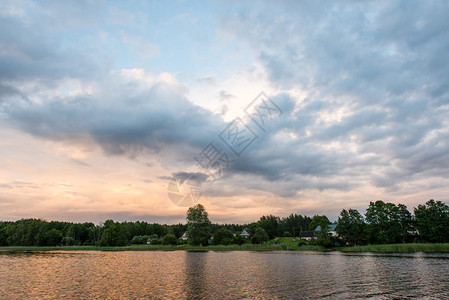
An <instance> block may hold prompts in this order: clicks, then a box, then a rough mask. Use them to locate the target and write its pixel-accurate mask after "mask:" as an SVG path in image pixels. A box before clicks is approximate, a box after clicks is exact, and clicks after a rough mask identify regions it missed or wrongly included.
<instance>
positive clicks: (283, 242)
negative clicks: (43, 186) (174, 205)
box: [0, 237, 449, 253]
mask: <svg viewBox="0 0 449 300" xmlns="http://www.w3.org/2000/svg"><path fill="white" fill-rule="evenodd" d="M278 240H279V242H280V245H271V243H270V242H271V241H270V242H266V243H264V244H261V245H255V244H243V245H241V246H239V245H229V246H224V245H212V246H206V247H204V246H191V245H130V246H123V247H95V246H62V247H37V246H25V247H19V246H9V247H0V251H61V250H64V251H73V250H78V251H177V250H182V251H192V252H206V251H286V250H290V251H326V249H325V248H324V247H321V246H315V245H304V246H298V239H297V238H292V237H281V238H278ZM333 250H339V251H343V252H379V253H413V252H426V253H449V243H446V244H424V243H422V244H418V243H415V244H388V245H366V246H354V247H337V248H334V249H333Z"/></svg>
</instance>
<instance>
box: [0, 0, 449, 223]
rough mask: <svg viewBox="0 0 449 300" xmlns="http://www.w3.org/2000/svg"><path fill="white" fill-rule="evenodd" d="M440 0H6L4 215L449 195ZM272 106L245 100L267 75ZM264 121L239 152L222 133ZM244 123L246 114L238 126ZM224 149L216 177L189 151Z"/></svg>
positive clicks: (127, 214)
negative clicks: (179, 193) (195, 182)
mask: <svg viewBox="0 0 449 300" xmlns="http://www.w3.org/2000/svg"><path fill="white" fill-rule="evenodd" d="M448 15H449V2H448V1H437V0H435V1H433V0H429V1H410V0H403V1H379V0H376V1H350V0H348V1H315V0H313V1H294V0H292V1H265V2H262V1H257V2H256V1H246V2H243V3H241V2H240V1H110V2H109V1H27V0H12V1H8V0H6V1H5V0H4V1H1V2H0V220H17V219H20V218H29V217H35V218H44V219H47V220H62V221H77V222H84V221H93V222H95V223H98V222H100V221H104V220H106V219H109V218H112V219H114V220H119V221H123V220H128V221H131V220H143V221H148V222H161V223H168V224H172V223H177V222H185V212H186V210H187V208H186V207H179V206H176V205H175V204H174V203H173V202H172V201H171V200H170V199H169V197H168V194H167V186H168V184H169V180H170V178H172V176H173V175H174V174H176V173H178V172H186V173H189V174H190V173H191V174H195V176H197V177H198V178H200V179H201V180H202V181H203V182H202V195H201V198H200V200H199V203H201V204H203V205H204V206H205V207H206V209H207V211H208V212H209V215H210V219H211V220H212V221H213V222H227V223H231V222H232V223H245V222H252V221H256V220H257V219H258V218H259V217H260V216H261V215H266V214H274V215H278V216H287V215H289V214H290V213H297V214H306V215H309V216H312V215H314V214H326V215H327V216H329V217H330V219H331V220H335V219H336V216H338V215H339V213H340V211H341V209H343V208H356V209H359V210H360V211H361V212H364V210H365V209H366V207H367V206H368V204H369V201H374V200H378V199H382V200H384V201H388V202H394V203H403V204H406V205H407V207H408V208H409V210H411V211H412V210H413V207H416V206H417V204H419V203H424V202H425V201H427V200H429V199H431V198H433V199H435V200H441V201H444V202H446V203H448V202H449V63H448V62H449V18H448ZM261 92H264V93H265V95H267V96H268V97H269V99H271V101H269V100H267V101H269V102H267V103H271V104H275V105H276V106H277V107H278V108H279V109H280V111H281V112H282V114H281V113H278V114H276V115H275V116H273V118H271V119H268V118H267V119H266V121H267V122H266V127H265V128H264V130H261V128H259V127H257V126H256V125H257V124H255V122H254V120H251V119H249V118H248V117H247V115H246V114H245V108H246V107H247V106H248V105H250V104H251V103H252V101H253V100H254V99H255V98H256V97H257V96H258V95H259V94H260V93H261ZM236 118H240V119H239V120H242V122H246V123H245V124H246V125H247V126H248V127H250V128H251V130H253V133H254V136H256V137H257V138H255V139H254V141H253V142H252V143H251V144H250V145H249V146H248V147H247V148H246V149H245V150H244V151H242V153H240V156H238V155H236V154H235V153H234V152H233V151H232V150H231V149H230V147H228V145H226V143H224V142H223V140H222V139H220V134H221V133H222V132H223V131H224V130H225V129H226V128H227V126H230V124H232V123H230V122H233V121H234V120H236ZM247 132H249V131H247ZM210 142H213V143H214V145H216V146H217V148H219V149H220V150H221V151H222V153H226V154H227V155H228V157H229V159H230V160H232V162H231V163H230V164H229V168H228V169H227V170H226V171H225V172H223V174H221V176H219V177H218V178H216V180H212V178H211V176H210V175H208V174H207V171H206V170H205V169H204V168H203V167H202V166H201V165H200V164H199V163H198V162H197V161H196V160H195V159H194V157H197V156H198V155H199V154H200V153H201V152H202V150H204V149H205V147H206V146H208V145H209V143H210Z"/></svg>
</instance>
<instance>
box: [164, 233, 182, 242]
mask: <svg viewBox="0 0 449 300" xmlns="http://www.w3.org/2000/svg"><path fill="white" fill-rule="evenodd" d="M177 243H178V239H177V238H176V236H175V235H174V234H171V233H169V234H166V235H165V236H164V237H163V238H162V245H176V244H177Z"/></svg>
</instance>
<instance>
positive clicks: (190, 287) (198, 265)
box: [185, 252, 208, 299]
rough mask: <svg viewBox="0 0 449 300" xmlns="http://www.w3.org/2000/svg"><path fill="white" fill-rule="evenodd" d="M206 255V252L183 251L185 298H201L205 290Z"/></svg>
mask: <svg viewBox="0 0 449 300" xmlns="http://www.w3.org/2000/svg"><path fill="white" fill-rule="evenodd" d="M207 255H208V253H195V252H185V260H186V268H185V272H186V274H185V275H186V276H185V278H186V279H185V287H186V294H187V299H194V298H195V299H198V298H202V297H204V296H205V294H206V292H207V282H206V281H207V280H206V271H205V269H206V259H207Z"/></svg>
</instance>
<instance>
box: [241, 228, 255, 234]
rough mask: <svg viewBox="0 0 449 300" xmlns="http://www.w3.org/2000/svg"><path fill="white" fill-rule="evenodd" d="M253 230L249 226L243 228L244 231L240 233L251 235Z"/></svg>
mask: <svg viewBox="0 0 449 300" xmlns="http://www.w3.org/2000/svg"><path fill="white" fill-rule="evenodd" d="M251 234H252V233H251V230H249V229H248V228H245V229H243V230H242V232H241V233H240V235H251Z"/></svg>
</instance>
